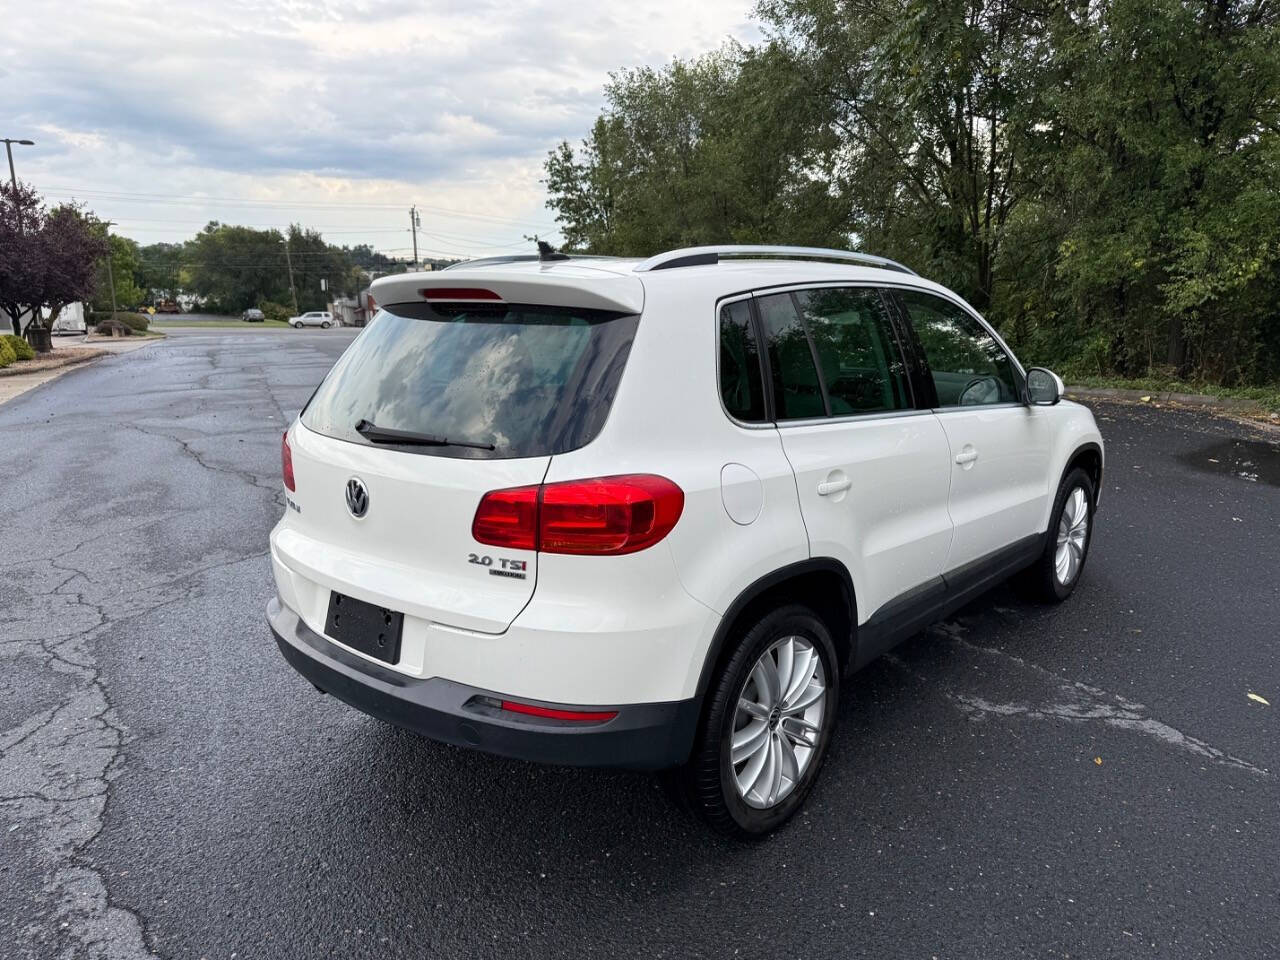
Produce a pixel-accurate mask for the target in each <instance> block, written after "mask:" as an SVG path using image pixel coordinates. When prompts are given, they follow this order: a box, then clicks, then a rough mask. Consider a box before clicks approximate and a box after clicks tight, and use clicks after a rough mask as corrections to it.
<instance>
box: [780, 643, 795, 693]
mask: <svg viewBox="0 0 1280 960" xmlns="http://www.w3.org/2000/svg"><path fill="white" fill-rule="evenodd" d="M795 662H796V641H795V637H787V639H785V640H783V641H782V643H780V644H779V645H778V672H777V677H778V686H777V694H778V699H780V700H783V701H784V702H785V700H786V697H785V695H784V694H785V691H786V689H787V687H788V686H790V685H791V671H792V669H793V668H794V667H795Z"/></svg>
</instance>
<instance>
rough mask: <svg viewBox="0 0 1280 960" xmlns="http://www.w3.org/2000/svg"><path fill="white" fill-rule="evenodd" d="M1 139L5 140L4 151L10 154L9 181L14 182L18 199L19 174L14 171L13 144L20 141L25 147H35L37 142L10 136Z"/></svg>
mask: <svg viewBox="0 0 1280 960" xmlns="http://www.w3.org/2000/svg"><path fill="white" fill-rule="evenodd" d="M0 140H3V141H4V152H5V153H6V154H8V156H9V182H10V183H12V184H13V192H14V194H15V199H17V197H16V194H17V192H18V175H17V174H16V173H14V172H13V145H14V144H15V143H19V144H22V146H24V147H34V146H35V145H36V142H35V141H34V140H14V139H11V138H10V137H0Z"/></svg>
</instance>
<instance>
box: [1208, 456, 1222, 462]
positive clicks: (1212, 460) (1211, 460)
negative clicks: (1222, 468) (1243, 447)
mask: <svg viewBox="0 0 1280 960" xmlns="http://www.w3.org/2000/svg"><path fill="white" fill-rule="evenodd" d="M1209 462H1210V463H1221V462H1222V461H1221V460H1215V459H1213V457H1210V458H1209Z"/></svg>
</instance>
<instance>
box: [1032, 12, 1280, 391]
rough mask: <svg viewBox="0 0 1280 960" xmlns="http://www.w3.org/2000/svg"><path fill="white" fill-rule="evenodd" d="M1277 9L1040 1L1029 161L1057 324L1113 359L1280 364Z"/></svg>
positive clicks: (1228, 377)
mask: <svg viewBox="0 0 1280 960" xmlns="http://www.w3.org/2000/svg"><path fill="white" fill-rule="evenodd" d="M1278 24H1280V11H1277V10H1275V9H1273V8H1272V7H1271V6H1270V5H1269V4H1268V3H1266V2H1265V0H1254V2H1248V3H1232V2H1226V0H1200V2H1188V0H1154V2H1153V0H1141V2H1139V0H1110V2H1107V3H1102V4H1096V3H1093V4H1090V3H1085V2H1076V3H1072V4H1070V5H1067V6H1064V7H1062V8H1061V9H1060V10H1059V11H1058V12H1056V13H1055V15H1054V16H1053V17H1052V19H1051V20H1050V31H1051V32H1050V41H1051V44H1052V47H1053V59H1052V62H1051V64H1050V69H1049V71H1048V72H1047V75H1046V78H1045V82H1044V83H1043V84H1042V89H1041V94H1040V96H1041V99H1042V103H1043V105H1044V112H1045V114H1046V115H1047V116H1048V117H1049V118H1050V120H1049V122H1048V123H1046V124H1045V125H1044V126H1043V127H1042V128H1041V129H1040V131H1039V134H1040V143H1039V144H1038V145H1037V150H1036V153H1035V155H1034V156H1033V157H1032V158H1031V160H1030V163H1031V164H1033V165H1034V166H1035V169H1036V171H1037V176H1036V178H1035V179H1036V184H1037V189H1036V202H1037V203H1039V204H1040V205H1041V207H1042V208H1043V209H1044V210H1046V211H1054V212H1055V217H1054V218H1055V219H1056V221H1057V225H1056V226H1057V229H1056V231H1055V233H1056V236H1057V239H1058V243H1057V247H1056V256H1055V258H1054V260H1053V261H1051V262H1052V263H1053V271H1052V272H1053V279H1054V281H1055V283H1054V285H1053V287H1052V288H1051V299H1052V300H1053V301H1055V302H1054V306H1053V313H1054V314H1055V317H1056V322H1057V324H1058V327H1059V333H1058V336H1057V338H1058V339H1059V340H1060V339H1061V338H1062V337H1063V336H1064V335H1066V336H1069V335H1071V334H1074V335H1075V337H1076V339H1078V340H1079V341H1082V342H1085V343H1089V344H1092V345H1093V349H1094V352H1095V353H1096V352H1097V350H1098V348H1100V347H1102V346H1103V345H1104V344H1105V346H1106V349H1107V352H1108V354H1109V363H1110V365H1111V366H1113V367H1114V368H1115V369H1117V370H1119V371H1120V372H1122V373H1127V374H1144V373H1147V372H1151V371H1157V372H1158V371H1160V370H1167V371H1169V372H1172V373H1175V374H1177V375H1179V376H1193V377H1201V378H1208V379H1212V380H1216V381H1218V382H1223V383H1226V384H1234V383H1239V382H1246V381H1251V380H1258V379H1265V378H1267V377H1275V376H1277V375H1278V374H1280V366H1278V364H1280V331H1277V329H1276V328H1277V316H1276V314H1277V298H1278V297H1280V271H1278V268H1280V193H1278V192H1277V189H1276V184H1277V183H1280V29H1278ZM1040 339H1041V340H1042V341H1044V340H1047V339H1050V338H1047V337H1044V336H1042V337H1041V338H1040ZM1058 349H1061V345H1058ZM1054 352H1057V350H1055V351H1054Z"/></svg>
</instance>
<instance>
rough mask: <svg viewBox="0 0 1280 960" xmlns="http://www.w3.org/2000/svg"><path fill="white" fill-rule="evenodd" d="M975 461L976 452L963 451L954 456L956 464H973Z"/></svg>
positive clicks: (976, 457)
mask: <svg viewBox="0 0 1280 960" xmlns="http://www.w3.org/2000/svg"><path fill="white" fill-rule="evenodd" d="M977 459H978V451H977V450H964V451H961V452H960V453H957V454H956V463H973V461H975V460H977Z"/></svg>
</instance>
